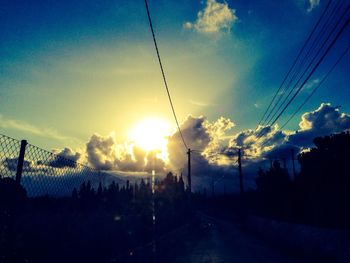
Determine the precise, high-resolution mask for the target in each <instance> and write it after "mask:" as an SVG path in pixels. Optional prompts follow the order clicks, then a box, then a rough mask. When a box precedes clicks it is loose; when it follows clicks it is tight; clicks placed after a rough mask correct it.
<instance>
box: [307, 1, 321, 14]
mask: <svg viewBox="0 0 350 263" xmlns="http://www.w3.org/2000/svg"><path fill="white" fill-rule="evenodd" d="M319 4H320V0H308V8H307V11H308V12H311V11H312V10H313V9H314V8H316V7H317V6H318V5H319Z"/></svg>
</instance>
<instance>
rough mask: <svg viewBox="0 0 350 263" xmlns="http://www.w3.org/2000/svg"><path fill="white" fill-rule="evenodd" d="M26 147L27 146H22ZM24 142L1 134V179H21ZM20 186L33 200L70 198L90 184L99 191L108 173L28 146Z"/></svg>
mask: <svg viewBox="0 0 350 263" xmlns="http://www.w3.org/2000/svg"><path fill="white" fill-rule="evenodd" d="M22 147H23V146H22ZM20 149H21V141H18V140H16V139H13V138H11V137H8V136H6V135H1V134H0V177H1V178H5V177H9V178H12V179H14V180H15V179H16V174H17V179H18V164H19V163H20V164H21V162H19V158H20ZM22 161H23V165H22V167H21V170H22V171H21V175H20V183H21V185H22V186H23V187H24V188H25V189H26V191H27V195H28V196H29V197H38V196H45V195H49V196H69V195H71V194H72V191H73V189H74V188H76V189H79V187H80V185H81V184H82V183H83V182H88V181H90V183H91V185H92V186H93V187H94V188H95V189H96V188H97V186H98V184H99V183H100V182H101V183H103V181H104V177H105V174H104V173H102V172H100V171H98V170H96V169H93V168H91V167H88V166H86V165H83V164H80V163H78V162H76V161H73V160H70V159H67V158H65V157H63V156H60V155H59V154H55V153H53V152H49V151H46V150H44V149H41V148H39V147H37V146H34V145H31V144H25V151H24V158H23V160H22Z"/></svg>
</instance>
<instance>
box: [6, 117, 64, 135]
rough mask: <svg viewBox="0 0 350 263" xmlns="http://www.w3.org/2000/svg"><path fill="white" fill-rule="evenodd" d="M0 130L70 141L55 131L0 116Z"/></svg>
mask: <svg viewBox="0 0 350 263" xmlns="http://www.w3.org/2000/svg"><path fill="white" fill-rule="evenodd" d="M0 128H3V129H13V130H19V131H24V132H29V133H32V134H34V135H37V136H41V137H46V138H52V139H57V140H68V139H70V138H68V137H66V136H64V135H62V134H60V133H58V132H57V131H55V130H53V129H48V128H42V127H36V126H34V125H31V124H29V123H26V122H22V121H18V120H15V119H9V118H5V117H4V116H3V115H1V114H0Z"/></svg>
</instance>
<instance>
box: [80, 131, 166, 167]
mask: <svg viewBox="0 0 350 263" xmlns="http://www.w3.org/2000/svg"><path fill="white" fill-rule="evenodd" d="M86 155H87V160H88V162H89V164H90V165H91V166H92V167H94V168H96V169H101V170H108V171H123V172H144V171H148V172H149V171H151V170H153V169H154V170H156V171H157V172H162V171H164V170H165V163H164V161H163V160H161V159H160V158H158V157H157V152H154V151H153V152H148V153H147V152H146V151H144V150H143V149H141V148H139V147H137V146H135V145H133V144H128V143H127V142H126V143H125V144H123V145H121V144H117V143H116V140H115V138H114V135H109V136H101V135H98V134H94V135H92V136H91V138H90V140H89V142H88V143H87V144H86Z"/></svg>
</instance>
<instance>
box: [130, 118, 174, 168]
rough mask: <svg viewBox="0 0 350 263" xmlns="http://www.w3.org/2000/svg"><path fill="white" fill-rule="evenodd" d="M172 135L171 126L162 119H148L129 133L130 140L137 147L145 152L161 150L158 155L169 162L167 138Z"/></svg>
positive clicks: (139, 123)
mask: <svg viewBox="0 0 350 263" xmlns="http://www.w3.org/2000/svg"><path fill="white" fill-rule="evenodd" d="M170 134H171V125H170V123H169V122H168V121H166V120H164V119H160V118H147V119H144V120H142V121H140V122H138V123H137V124H136V125H135V126H134V127H133V128H132V129H131V130H130V132H129V133H128V138H129V140H130V141H131V142H133V143H135V145H136V146H139V147H140V148H142V149H144V150H145V151H147V152H149V151H153V150H159V151H160V153H159V154H157V156H158V157H159V158H162V159H163V160H164V161H166V160H167V156H168V151H167V143H168V139H167V137H168V136H170Z"/></svg>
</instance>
